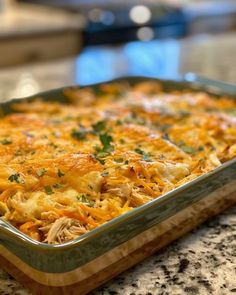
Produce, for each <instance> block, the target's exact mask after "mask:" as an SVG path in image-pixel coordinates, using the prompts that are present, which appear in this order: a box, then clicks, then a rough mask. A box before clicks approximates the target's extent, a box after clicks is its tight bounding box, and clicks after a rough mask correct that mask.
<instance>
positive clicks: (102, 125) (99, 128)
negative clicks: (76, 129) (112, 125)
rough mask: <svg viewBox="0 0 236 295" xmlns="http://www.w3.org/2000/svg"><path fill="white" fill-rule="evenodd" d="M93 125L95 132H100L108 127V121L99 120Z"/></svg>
mask: <svg viewBox="0 0 236 295" xmlns="http://www.w3.org/2000/svg"><path fill="white" fill-rule="evenodd" d="M92 127H93V130H94V132H95V133H100V132H101V131H103V130H105V129H106V121H105V120H103V121H98V122H97V123H96V124H93V125H92Z"/></svg>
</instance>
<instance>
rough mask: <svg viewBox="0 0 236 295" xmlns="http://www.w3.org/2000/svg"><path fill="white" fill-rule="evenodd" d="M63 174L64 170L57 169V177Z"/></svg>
mask: <svg viewBox="0 0 236 295" xmlns="http://www.w3.org/2000/svg"><path fill="white" fill-rule="evenodd" d="M64 175H65V173H64V172H62V171H61V170H60V169H58V170H57V176H58V177H63V176H64Z"/></svg>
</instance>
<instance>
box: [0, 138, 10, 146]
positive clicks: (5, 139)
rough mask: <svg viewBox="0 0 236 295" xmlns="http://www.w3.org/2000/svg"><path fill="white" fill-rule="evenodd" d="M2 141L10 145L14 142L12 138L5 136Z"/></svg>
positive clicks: (0, 141)
mask: <svg viewBox="0 0 236 295" xmlns="http://www.w3.org/2000/svg"><path fill="white" fill-rule="evenodd" d="M0 143H1V144H3V145H8V144H12V140H11V139H9V138H4V139H1V140H0Z"/></svg>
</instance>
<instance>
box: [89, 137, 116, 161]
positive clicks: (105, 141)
mask: <svg viewBox="0 0 236 295" xmlns="http://www.w3.org/2000/svg"><path fill="white" fill-rule="evenodd" d="M99 139H100V141H101V143H102V148H100V147H99V146H96V147H95V150H96V153H95V154H94V156H95V158H96V159H97V160H98V161H99V162H100V163H101V164H103V165H104V164H105V161H104V160H103V159H101V158H104V157H106V156H108V155H109V154H110V153H111V152H112V151H113V150H114V145H113V144H112V142H113V138H112V136H111V135H109V134H108V133H107V132H106V133H103V134H100V135H99Z"/></svg>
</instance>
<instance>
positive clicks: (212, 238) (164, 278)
mask: <svg viewBox="0 0 236 295" xmlns="http://www.w3.org/2000/svg"><path fill="white" fill-rule="evenodd" d="M0 294H1V295H30V294H31V293H30V292H28V291H27V290H26V289H24V288H23V287H22V286H21V285H20V284H19V283H17V282H16V281H15V280H14V279H13V278H11V277H10V276H9V275H7V274H6V273H5V272H4V271H2V270H0ZM119 294H122V295H182V294H184V295H185V294H186V295H195V294H200V295H209V294H213V295H230V294H232V295H233V294H236V206H235V207H233V208H231V209H230V210H228V211H226V212H225V213H223V214H221V215H219V216H218V217H216V218H214V219H212V220H210V221H208V222H207V223H204V224H203V225H202V226H200V227H199V228H198V229H196V230H195V231H193V232H191V233H190V234H188V235H186V236H184V237H183V238H181V239H179V240H178V241H176V242H174V243H172V244H171V245H170V246H168V247H166V248H164V249H163V250H161V251H159V252H158V253H157V254H155V255H153V256H151V257H150V258H148V259H146V260H145V261H143V262H142V263H140V264H138V265H137V266H135V267H133V268H132V269H130V270H128V271H126V272H125V273H123V274H121V275H120V276H118V277H117V278H115V279H113V280H112V281H110V282H108V283H107V284H106V285H104V286H103V288H100V289H98V290H97V291H95V292H93V293H92V294H91V295H119Z"/></svg>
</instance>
